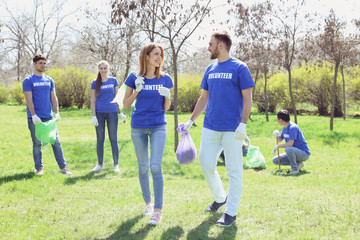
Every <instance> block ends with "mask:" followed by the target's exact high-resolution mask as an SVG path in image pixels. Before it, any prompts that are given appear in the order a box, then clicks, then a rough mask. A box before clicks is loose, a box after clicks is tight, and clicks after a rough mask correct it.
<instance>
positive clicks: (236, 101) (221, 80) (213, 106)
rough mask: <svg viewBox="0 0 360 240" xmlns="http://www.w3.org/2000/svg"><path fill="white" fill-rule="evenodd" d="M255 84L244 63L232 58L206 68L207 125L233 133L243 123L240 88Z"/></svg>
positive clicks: (212, 128) (204, 80) (213, 128)
mask: <svg viewBox="0 0 360 240" xmlns="http://www.w3.org/2000/svg"><path fill="white" fill-rule="evenodd" d="M254 86H255V83H254V81H253V79H252V77H251V74H250V71H249V69H248V67H247V65H246V64H245V63H243V62H242V61H240V60H238V59H236V58H230V59H229V60H227V61H225V62H221V63H220V62H217V61H216V62H215V63H213V64H211V65H210V66H209V67H208V68H207V69H206V70H205V74H204V77H203V79H202V82H201V85H200V87H201V88H202V89H204V90H207V91H209V99H208V103H207V107H206V113H205V119H204V127H205V128H208V129H211V130H214V131H220V132H234V131H235V130H236V128H237V127H238V125H239V124H240V122H241V117H242V109H243V105H244V103H243V96H242V93H241V90H244V89H247V88H251V87H254Z"/></svg>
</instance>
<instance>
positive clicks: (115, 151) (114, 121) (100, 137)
mask: <svg viewBox="0 0 360 240" xmlns="http://www.w3.org/2000/svg"><path fill="white" fill-rule="evenodd" d="M96 117H97V119H98V122H99V125H98V126H96V127H95V129H96V139H97V144H96V152H97V156H98V164H99V165H102V164H103V160H104V141H105V121H106V122H107V126H108V134H109V139H110V144H111V150H112V156H113V160H114V165H117V164H118V163H119V145H118V141H117V129H118V121H119V117H118V114H117V112H112V113H100V112H97V113H96Z"/></svg>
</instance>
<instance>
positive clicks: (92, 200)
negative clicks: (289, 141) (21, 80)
mask: <svg viewBox="0 0 360 240" xmlns="http://www.w3.org/2000/svg"><path fill="white" fill-rule="evenodd" d="M60 113H61V117H62V119H61V121H60V122H58V124H57V126H58V130H59V134H60V139H61V142H62V147H63V150H64V155H65V158H66V161H67V163H68V167H69V168H70V170H71V171H72V172H73V175H72V176H70V177H69V176H64V175H62V174H61V173H60V172H59V169H58V167H57V164H56V161H55V159H54V157H53V153H52V149H51V147H50V146H45V147H44V149H43V160H44V164H45V174H44V175H43V176H36V175H35V173H34V163H33V159H32V146H31V139H30V133H29V130H28V129H27V123H26V112H25V106H18V105H3V104H2V105H0V116H1V118H0V194H1V198H0V239H359V238H360V234H359V231H360V216H359V213H360V189H359V188H360V187H359V186H360V174H359V172H360V167H359V166H360V165H359V160H360V159H359V158H360V157H359V156H360V155H359V154H360V151H359V149H360V119H346V120H345V121H344V120H343V119H340V118H339V119H335V124H334V132H330V131H329V118H326V117H317V116H299V118H298V123H299V126H300V128H301V129H302V130H303V132H304V135H305V137H306V139H307V141H308V143H309V147H310V150H311V152H312V155H311V157H310V159H309V160H308V161H307V162H306V163H305V167H304V168H303V170H302V172H301V174H300V175H299V176H287V174H286V170H287V169H288V168H286V167H284V168H283V170H284V171H283V172H282V174H278V172H277V166H276V165H274V164H272V162H271V158H272V155H271V150H272V148H273V146H274V144H275V140H274V138H273V137H272V131H273V130H274V129H279V130H281V129H280V127H279V126H278V125H277V123H276V121H275V119H276V117H275V115H271V116H270V122H266V121H265V116H264V115H261V114H257V113H253V114H252V117H251V120H249V122H248V126H247V131H248V136H249V137H250V139H251V144H252V145H255V146H259V147H260V150H261V152H262V153H263V155H264V156H265V158H266V162H267V168H266V169H265V170H262V171H256V170H252V169H251V170H244V175H243V192H242V198H241V202H240V208H239V212H238V220H237V222H236V225H233V226H232V227H230V228H226V229H224V228H221V227H218V226H216V225H215V224H214V223H215V222H216V221H217V220H218V218H219V217H220V216H221V214H222V212H223V210H222V211H221V212H220V213H216V214H207V213H204V211H203V210H204V209H205V208H206V207H207V206H208V205H209V204H210V203H211V202H212V201H213V197H212V195H211V193H210V191H209V189H208V187H207V185H206V182H205V180H204V178H203V176H202V173H201V169H200V166H199V163H198V159H197V160H196V161H195V162H194V163H192V164H190V165H179V164H178V163H177V160H176V155H175V153H174V151H173V149H174V132H173V129H174V125H173V115H172V113H169V114H167V119H168V122H169V124H168V140H167V143H166V149H165V154H164V160H163V172H164V177H165V189H164V209H163V211H164V214H163V220H162V222H161V224H160V225H158V226H155V227H152V226H149V225H148V224H147V222H148V220H149V218H148V217H143V216H142V211H143V208H144V202H143V200H142V196H141V190H140V185H139V182H138V178H137V163H136V158H135V153H134V148H133V145H132V142H131V138H130V116H129V112H127V114H128V122H127V123H125V124H122V123H120V124H119V132H118V139H119V146H120V170H121V172H120V174H116V173H113V172H112V170H113V165H112V159H111V149H110V143H109V141H108V138H107V139H106V143H105V162H104V170H103V171H101V172H99V173H97V174H93V173H90V170H91V169H92V168H93V167H94V166H95V165H96V162H97V157H96V136H95V129H94V127H93V125H92V124H91V112H90V110H67V111H65V110H61V111H60ZM189 116H190V114H181V115H179V122H184V121H187V120H188V118H189ZM202 119H203V116H202V117H200V119H199V120H198V121H196V124H197V127H192V128H191V130H190V133H191V136H192V138H193V140H194V142H195V144H196V146H197V148H198V150H199V147H200V134H201V129H202ZM218 171H219V173H220V175H221V177H222V178H223V182H224V184H225V185H226V186H227V185H228V180H227V177H226V174H225V169H224V165H223V164H222V163H221V162H220V161H219V165H218Z"/></svg>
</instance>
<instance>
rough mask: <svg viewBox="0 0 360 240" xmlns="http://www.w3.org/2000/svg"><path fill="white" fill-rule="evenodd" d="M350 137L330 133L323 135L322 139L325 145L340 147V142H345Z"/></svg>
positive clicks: (343, 134)
mask: <svg viewBox="0 0 360 240" xmlns="http://www.w3.org/2000/svg"><path fill="white" fill-rule="evenodd" d="M348 137H349V134H347V133H340V132H330V133H327V134H323V135H321V138H322V139H323V143H324V144H326V145H329V146H331V147H333V146H334V145H338V144H339V143H340V142H342V141H344V140H345V139H346V138H348Z"/></svg>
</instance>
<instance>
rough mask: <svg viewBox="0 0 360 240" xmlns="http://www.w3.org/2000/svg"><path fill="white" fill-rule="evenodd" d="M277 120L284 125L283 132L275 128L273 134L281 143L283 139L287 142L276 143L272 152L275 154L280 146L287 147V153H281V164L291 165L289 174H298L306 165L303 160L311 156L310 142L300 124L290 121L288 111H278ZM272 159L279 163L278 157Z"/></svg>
mask: <svg viewBox="0 0 360 240" xmlns="http://www.w3.org/2000/svg"><path fill="white" fill-rule="evenodd" d="M277 122H278V123H279V125H280V126H283V129H282V131H281V134H280V132H279V131H278V130H275V131H274V132H273V135H274V137H276V138H277V141H278V142H279V143H280V142H281V141H282V140H283V139H285V143H283V144H280V145H276V146H275V147H274V148H273V150H272V154H274V155H275V153H276V150H277V149H278V148H285V153H282V154H280V165H290V166H291V170H290V173H289V174H291V175H294V174H298V173H299V171H300V169H301V168H302V167H303V166H304V163H303V162H304V161H306V160H307V159H308V158H309V156H310V151H309V147H308V144H307V143H306V141H305V138H304V135H303V133H302V132H301V130H300V128H299V127H298V125H296V124H295V123H293V122H291V121H290V114H289V112H288V111H286V110H280V111H279V112H278V113H277ZM272 161H273V163H274V164H278V157H277V156H276V157H274V158H273V159H272Z"/></svg>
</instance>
